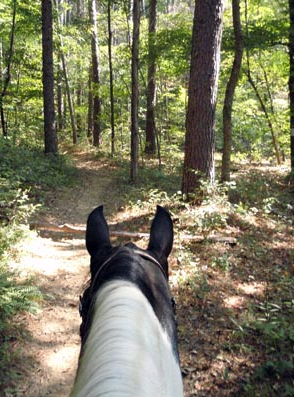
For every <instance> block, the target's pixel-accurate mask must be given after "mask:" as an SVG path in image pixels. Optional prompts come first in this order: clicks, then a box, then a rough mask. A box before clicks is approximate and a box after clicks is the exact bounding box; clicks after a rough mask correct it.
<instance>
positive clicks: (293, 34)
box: [289, 0, 294, 180]
mask: <svg viewBox="0 0 294 397" xmlns="http://www.w3.org/2000/svg"><path fill="white" fill-rule="evenodd" d="M289 15H290V27H289V61H290V62H289V63H290V73H289V98H290V157H291V179H292V180H294V1H293V0H289Z"/></svg>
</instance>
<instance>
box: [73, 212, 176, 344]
mask: <svg viewBox="0 0 294 397" xmlns="http://www.w3.org/2000/svg"><path fill="white" fill-rule="evenodd" d="M172 245H173V223H172V220H171V217H170V215H169V213H168V212H167V211H166V210H165V209H164V208H163V207H161V206H159V205H158V206H157V211H156V214H155V217H154V219H153V222H152V224H151V229H150V236H149V243H148V247H147V250H143V249H139V248H138V247H137V246H136V245H135V244H132V243H128V244H126V245H125V246H123V247H121V246H118V247H114V246H112V244H111V241H110V234H109V228H108V225H107V222H106V220H105V217H104V214H103V206H100V207H97V208H96V209H94V210H93V211H92V212H91V213H90V215H89V217H88V221H87V229H86V247H87V250H88V252H89V254H90V257H91V264H90V272H91V280H90V285H89V287H88V288H87V289H86V290H85V292H84V295H83V297H82V298H81V305H80V313H81V316H82V324H81V338H82V341H83V340H84V339H85V336H86V335H87V330H88V326H89V324H88V321H87V319H88V313H89V310H90V308H91V301H92V298H93V295H94V294H95V292H96V291H97V290H98V288H99V286H101V284H103V283H104V282H105V281H106V280H107V278H126V279H132V280H133V281H134V280H135V283H138V284H139V283H140V287H141V289H145V290H146V286H144V285H142V284H143V283H142V282H141V281H140V279H146V278H147V276H148V275H149V273H150V271H151V269H148V266H147V264H146V263H145V262H150V263H151V264H152V265H155V267H156V268H157V271H158V270H159V271H160V272H159V273H161V274H163V275H164V277H165V279H166V280H168V262H167V258H168V256H169V254H170V252H171V249H172ZM135 259H137V261H138V263H137V266H133V267H130V262H131V261H135ZM117 262H119V263H117ZM126 262H128V263H126ZM140 262H141V263H140ZM124 264H125V266H124ZM153 267H154V266H153ZM142 270H144V271H145V274H144V275H142ZM115 272H116V274H114V273H115ZM153 273H154V269H153ZM138 274H139V275H140V277H138ZM153 279H155V281H154V283H156V282H157V283H158V284H159V283H161V282H162V280H160V277H153ZM157 279H158V280H157ZM144 284H145V283H144ZM148 288H149V286H148ZM155 301H156V302H157V301H158V299H155Z"/></svg>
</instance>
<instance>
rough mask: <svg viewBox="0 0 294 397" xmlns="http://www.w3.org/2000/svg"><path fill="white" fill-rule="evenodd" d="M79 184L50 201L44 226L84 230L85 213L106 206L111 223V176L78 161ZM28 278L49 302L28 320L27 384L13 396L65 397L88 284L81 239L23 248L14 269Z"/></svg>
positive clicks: (84, 158)
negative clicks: (81, 297) (80, 307)
mask: <svg viewBox="0 0 294 397" xmlns="http://www.w3.org/2000/svg"><path fill="white" fill-rule="evenodd" d="M76 165H77V167H78V169H79V183H78V185H77V186H75V187H74V188H71V189H65V190H64V191H63V192H62V193H61V194H60V193H59V194H55V197H54V196H53V197H50V198H49V203H50V205H49V206H50V208H49V210H48V211H46V213H43V214H42V215H41V219H42V220H43V221H51V222H55V223H58V224H62V223H65V222H67V223H72V224H75V225H82V224H85V221H86V218H87V215H88V213H89V211H90V210H91V209H92V208H94V207H95V206H97V205H100V204H103V203H107V206H106V208H105V209H106V214H107V217H108V219H110V220H111V216H110V214H111V213H113V214H114V213H115V211H114V210H115V209H116V206H118V205H119V203H118V200H117V198H115V191H114V188H113V186H115V181H112V180H110V175H109V170H107V169H106V168H104V166H103V165H101V163H99V162H97V161H95V160H94V159H93V157H92V158H91V155H89V154H82V153H81V154H78V155H76ZM16 266H17V267H18V269H19V270H20V271H21V272H22V273H24V274H26V272H28V273H29V274H31V273H33V274H34V275H35V276H36V279H37V284H38V285H39V286H40V288H41V290H42V292H43V293H45V294H46V297H47V299H46V300H45V302H44V303H43V304H42V306H41V309H40V311H39V312H38V313H37V314H34V315H32V314H29V315H27V316H26V320H27V323H28V330H29V333H30V337H29V338H28V340H27V342H25V345H24V346H22V350H23V353H22V354H23V357H22V367H21V368H20V370H19V371H20V373H21V374H22V375H24V378H25V379H26V380H25V382H23V380H22V383H21V384H19V385H18V387H17V390H16V391H15V394H13V396H17V397H23V396H25V397H45V396H58V397H66V396H68V395H69V392H70V389H71V386H72V384H73V381H74V376H75V371H76V367H77V359H78V354H79V345H80V340H79V324H80V318H79V314H78V297H79V295H80V294H81V292H82V290H83V287H84V285H85V283H86V281H87V277H88V271H89V257H88V254H87V252H86V249H85V241H84V236H83V235H81V236H79V235H78V236H67V237H66V235H64V234H62V233H61V234H52V233H42V234H39V235H38V236H36V237H35V238H33V239H31V241H29V242H28V243H26V247H25V253H24V255H23V256H22V258H21V259H20V262H19V263H17V264H16Z"/></svg>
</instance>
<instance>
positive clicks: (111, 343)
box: [71, 280, 183, 397]
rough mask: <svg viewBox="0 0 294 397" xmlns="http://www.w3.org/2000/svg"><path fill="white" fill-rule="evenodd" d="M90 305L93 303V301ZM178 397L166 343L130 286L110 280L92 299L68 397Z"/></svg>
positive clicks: (148, 307)
mask: <svg viewBox="0 0 294 397" xmlns="http://www.w3.org/2000/svg"><path fill="white" fill-rule="evenodd" d="M94 299H95V297H94ZM102 396H105V397H181V396H183V390H182V379H181V372H180V368H179V365H178V363H177V361H176V359H175V356H174V354H173V351H172V345H171V342H170V340H169V338H168V336H167V334H166V333H165V331H164V330H163V328H162V327H161V324H160V323H159V321H158V318H157V317H156V315H155V313H154V311H153V309H152V307H151V305H150V303H149V302H148V300H147V299H146V297H145V296H144V295H143V293H142V292H141V291H140V290H139V288H137V287H136V286H135V285H134V284H132V283H130V282H127V281H122V280H114V281H111V282H108V283H107V284H105V285H104V286H103V287H102V288H101V289H100V290H99V291H98V293H97V296H96V302H95V307H94V311H93V320H92V325H91V328H90V333H89V335H88V337H87V340H86V343H85V346H84V350H83V355H82V357H81V359H80V363H79V369H78V373H77V379H76V383H75V386H74V389H73V391H72V393H71V397H102Z"/></svg>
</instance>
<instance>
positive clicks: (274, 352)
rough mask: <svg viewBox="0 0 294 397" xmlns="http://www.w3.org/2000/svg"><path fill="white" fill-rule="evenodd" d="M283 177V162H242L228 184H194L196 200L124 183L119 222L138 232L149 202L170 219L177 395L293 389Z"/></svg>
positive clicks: (287, 204)
mask: <svg viewBox="0 0 294 397" xmlns="http://www.w3.org/2000/svg"><path fill="white" fill-rule="evenodd" d="M286 180H287V169H286V168H277V167H270V166H266V167H265V166H263V167H262V166H256V167H253V166H250V165H242V168H241V170H240V171H238V172H236V173H235V174H234V175H233V182H232V183H231V184H230V185H229V186H215V187H214V188H213V189H212V188H210V187H209V186H205V184H204V185H203V191H202V196H203V197H204V200H203V202H202V204H201V206H192V205H189V204H187V203H184V202H182V200H181V197H180V196H179V195H178V194H177V193H176V192H174V193H171V191H166V192H165V191H163V190H159V189H157V188H155V189H154V188H153V189H152V188H150V189H149V190H148V191H147V190H146V189H145V190H143V189H142V188H140V187H138V188H135V187H133V188H132V191H131V194H130V195H129V201H128V205H126V208H125V211H127V212H128V213H129V219H130V222H129V223H128V222H125V223H124V227H125V228H126V229H128V230H130V229H133V230H138V229H140V230H141V229H142V225H146V224H148V222H147V220H148V219H150V218H152V214H153V212H154V207H155V205H156V204H161V205H164V206H166V207H167V208H169V210H170V211H171V213H172V215H173V218H174V221H175V231H176V233H175V244H174V250H173V255H172V258H171V260H170V266H171V269H172V274H171V278H170V282H171V286H172V291H173V293H174V295H175V297H176V300H177V302H178V304H177V319H178V328H179V347H180V354H181V364H182V370H183V374H184V382H185V395H186V396H198V397H201V396H203V397H204V396H205V397H208V396H215V395H217V396H219V397H220V396H221V397H228V396H240V397H241V396H242V397H249V396H260V397H270V396H293V395H294V381H293V379H294V328H293V324H294V279H293V277H294V238H293V233H294V232H293V214H294V212H293V202H294V201H293V196H292V193H291V188H290V186H288V185H287V182H286ZM144 183H145V185H146V186H148V182H146V180H144ZM167 186H168V189H169V187H170V186H171V180H170V179H169V181H168V185H167ZM174 186H175V184H174ZM136 189H137V192H136ZM138 194H141V197H140V199H139V200H138V199H137V200H135V199H134V197H136V196H137V197H138ZM131 214H132V215H131ZM139 214H140V215H139ZM142 214H144V215H142ZM146 231H147V230H146ZM187 235H189V236H190V237H193V236H195V235H201V236H202V237H203V238H204V240H203V241H202V242H201V243H199V242H197V241H194V240H193V239H187ZM211 235H214V236H221V237H226V238H227V237H234V238H236V241H237V243H236V244H232V243H231V240H230V239H228V242H229V243H223V242H221V243H220V242H211V240H210V239H209V237H210V236H211Z"/></svg>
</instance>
